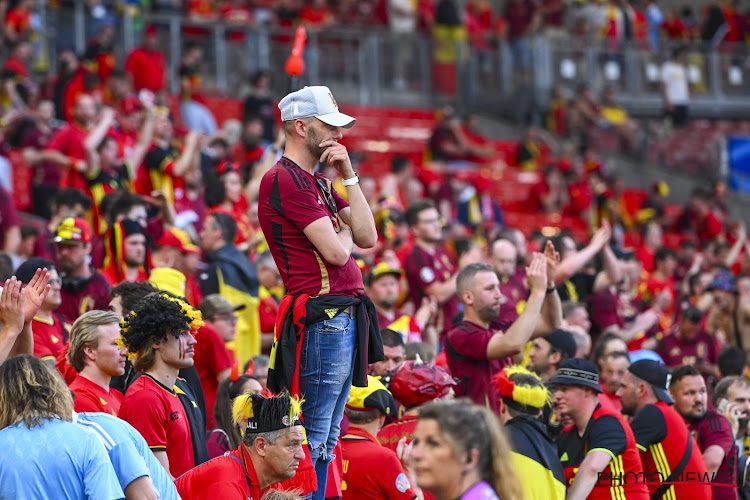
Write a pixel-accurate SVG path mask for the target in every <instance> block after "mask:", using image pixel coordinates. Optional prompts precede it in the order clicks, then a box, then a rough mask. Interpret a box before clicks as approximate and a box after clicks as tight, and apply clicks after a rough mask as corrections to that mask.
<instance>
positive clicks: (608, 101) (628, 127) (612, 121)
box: [600, 87, 638, 153]
mask: <svg viewBox="0 0 750 500" xmlns="http://www.w3.org/2000/svg"><path fill="white" fill-rule="evenodd" d="M600 113H601V117H602V120H603V121H602V123H601V124H602V125H603V126H605V127H613V128H614V129H615V131H616V132H617V135H618V137H619V138H620V141H621V143H622V148H623V149H624V150H625V151H628V152H631V153H634V152H635V146H636V134H637V133H638V125H637V124H636V123H635V122H634V121H633V120H632V118H631V117H630V115H628V112H627V110H626V109H625V108H624V107H622V106H618V105H617V103H616V102H615V91H614V89H613V88H612V87H608V88H606V89H605V90H604V93H603V95H602V104H601V110H600Z"/></svg>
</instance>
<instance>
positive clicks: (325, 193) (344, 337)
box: [258, 87, 383, 499]
mask: <svg viewBox="0 0 750 500" xmlns="http://www.w3.org/2000/svg"><path fill="white" fill-rule="evenodd" d="M279 109H280V110H281V120H282V122H283V128H284V135H285V137H286V147H285V151H284V156H282V157H281V159H280V160H279V161H278V162H277V163H276V164H275V165H274V166H273V167H272V168H271V169H270V170H269V171H268V172H267V173H266V174H265V175H264V176H263V179H262V181H261V184H260V191H259V199H260V203H259V207H258V218H259V219H260V225H261V228H262V229H263V234H265V235H266V238H267V239H268V246H269V248H270V250H271V255H273V258H274V261H275V262H276V265H277V266H278V268H279V273H280V274H281V278H282V280H283V282H284V286H285V287H286V289H287V294H288V295H287V296H286V297H284V299H283V300H282V302H281V304H280V305H279V316H278V318H279V320H278V322H283V325H284V328H281V329H280V331H277V334H276V338H275V340H274V348H273V351H272V355H271V358H272V360H271V363H272V364H271V370H270V371H269V379H268V385H269V388H270V389H271V390H274V391H278V390H280V389H282V388H288V389H290V391H291V392H292V394H294V395H297V394H300V395H302V396H303V397H304V400H305V401H304V404H303V406H302V414H303V416H304V426H305V431H306V434H307V440H308V445H309V447H310V455H311V459H312V463H313V465H314V466H315V474H316V476H317V482H318V489H317V492H316V493H315V494H314V495H313V498H315V499H318V498H323V494H324V492H325V486H326V480H327V468H328V463H329V462H330V460H331V459H332V455H331V453H332V451H333V449H334V447H335V446H336V440H337V439H338V436H339V432H340V425H341V418H342V416H343V412H344V405H345V404H346V401H347V399H348V397H349V388H350V386H351V385H352V384H354V385H357V386H364V385H366V371H367V364H368V363H372V362H374V361H379V360H381V359H382V356H383V349H382V344H381V342H380V335H379V332H378V329H377V328H378V326H377V319H376V313H375V308H374V306H373V305H372V303H371V302H370V301H369V299H368V298H367V297H366V296H365V295H364V284H363V282H362V273H361V272H360V270H359V267H358V266H357V263H356V262H355V261H354V259H353V258H352V249H353V248H354V245H355V244H356V245H357V246H359V247H361V248H370V247H372V246H373V245H375V242H376V241H377V233H376V231H375V222H374V220H373V217H372V212H371V211H370V207H369V206H368V204H367V200H366V199H365V196H364V195H363V194H362V190H361V189H360V187H359V177H357V174H356V173H355V172H354V169H353V168H352V164H351V161H350V159H349V153H348V152H347V150H346V148H345V147H344V146H342V145H341V144H339V142H338V141H339V140H341V138H342V129H344V128H350V127H352V126H353V125H354V123H355V119H354V118H352V117H350V116H348V115H345V114H343V113H341V112H339V110H338V106H337V104H336V101H335V100H334V98H333V94H331V92H330V90H329V89H328V87H305V88H303V89H301V90H298V91H296V92H292V93H291V94H289V95H287V96H286V97H284V98H283V99H282V100H281V102H279ZM318 163H321V164H328V165H330V166H332V167H333V168H335V169H336V171H337V172H338V173H339V175H340V176H341V178H342V179H343V184H344V186H346V190H347V195H348V199H349V201H348V203H347V202H346V201H344V200H343V199H342V198H341V197H340V196H339V195H338V194H337V193H336V192H335V191H334V190H333V189H331V181H330V180H329V179H326V178H325V177H323V176H322V175H321V174H320V173H317V172H315V167H316V165H317V164H318ZM302 315H304V320H303V319H302ZM282 318H283V319H282ZM368 318H369V321H368ZM368 326H369V328H368ZM296 342H302V343H303V346H302V349H301V350H299V349H296ZM368 344H369V346H368ZM368 347H369V349H368ZM368 350H369V352H368ZM297 352H299V353H300V354H299V355H297V354H296V353H297ZM355 354H356V359H355ZM368 354H369V356H368Z"/></svg>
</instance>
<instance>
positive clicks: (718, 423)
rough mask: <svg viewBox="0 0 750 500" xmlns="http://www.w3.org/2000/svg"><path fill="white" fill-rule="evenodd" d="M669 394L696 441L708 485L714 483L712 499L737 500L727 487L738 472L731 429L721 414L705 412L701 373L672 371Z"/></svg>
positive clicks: (686, 369)
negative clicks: (709, 481)
mask: <svg viewBox="0 0 750 500" xmlns="http://www.w3.org/2000/svg"><path fill="white" fill-rule="evenodd" d="M669 391H670V392H671V394H672V397H673V398H674V401H675V409H676V410H677V411H678V412H679V413H680V415H682V418H683V419H684V420H685V423H686V424H687V425H688V428H689V429H690V432H692V433H693V435H694V436H695V438H696V441H697V442H698V448H699V450H700V452H701V453H702V454H703V461H704V462H705V464H706V469H707V470H708V474H709V476H710V477H711V482H712V483H716V484H714V485H712V487H711V490H712V491H713V497H714V499H715V500H724V499H730V500H734V499H736V498H737V490H736V488H731V487H727V486H726V485H728V484H735V477H736V473H737V447H736V445H735V443H734V435H733V434H732V427H731V426H730V425H729V422H728V421H727V419H726V418H725V417H724V416H723V415H721V414H720V413H718V412H717V411H716V410H709V409H708V401H707V399H708V391H707V389H706V381H705V380H704V379H703V376H702V375H701V373H700V371H698V369H697V368H696V367H694V366H692V365H683V366H680V367H678V368H675V369H674V370H673V371H672V381H671V382H670V384H669Z"/></svg>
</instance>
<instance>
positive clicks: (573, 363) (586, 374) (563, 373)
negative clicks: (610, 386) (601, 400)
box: [549, 358, 602, 393]
mask: <svg viewBox="0 0 750 500" xmlns="http://www.w3.org/2000/svg"><path fill="white" fill-rule="evenodd" d="M549 385H551V386H555V385H577V386H580V387H588V388H589V389H591V390H592V391H594V392H596V393H600V392H602V388H601V386H600V385H599V370H598V369H597V368H596V365H595V364H594V363H592V362H591V361H589V360H588V359H582V358H573V359H566V360H565V361H563V362H562V363H560V366H559V368H558V369H557V371H556V372H555V375H554V376H553V377H552V378H551V379H550V381H549Z"/></svg>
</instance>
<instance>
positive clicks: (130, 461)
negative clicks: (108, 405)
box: [75, 413, 180, 500]
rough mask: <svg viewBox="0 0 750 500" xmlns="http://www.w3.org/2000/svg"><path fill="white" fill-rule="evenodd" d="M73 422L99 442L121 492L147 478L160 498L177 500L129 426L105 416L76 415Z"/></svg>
mask: <svg viewBox="0 0 750 500" xmlns="http://www.w3.org/2000/svg"><path fill="white" fill-rule="evenodd" d="M75 422H76V423H77V424H78V425H81V426H83V427H85V428H87V429H89V430H91V431H93V432H94V433H95V434H96V435H97V437H98V438H99V440H100V441H101V442H102V444H103V445H104V448H105V449H106V450H107V453H109V458H110V460H111V461H112V466H113V467H114V468H115V473H116V474H117V478H118V479H119V480H120V486H122V489H123V490H125V488H127V486H128V485H129V484H130V483H131V482H132V481H134V480H136V479H138V478H139V477H143V476H150V477H151V482H152V483H153V484H154V488H156V491H157V492H158V493H159V498H161V499H166V500H179V499H180V497H179V495H178V494H177V488H175V485H174V482H173V481H172V478H171V477H170V476H169V475H168V474H167V471H166V470H165V469H164V466H162V465H161V463H160V462H159V461H158V460H157V459H156V457H155V456H154V454H153V452H152V451H151V450H150V449H149V447H148V444H146V440H145V439H143V436H141V435H140V433H139V432H138V431H137V430H135V428H134V427H133V426H132V425H130V424H129V423H127V422H126V421H124V420H121V419H119V418H117V417H113V416H112V415H107V414H106V413H79V414H78V415H77V418H76V420H75Z"/></svg>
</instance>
